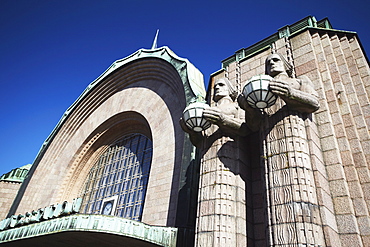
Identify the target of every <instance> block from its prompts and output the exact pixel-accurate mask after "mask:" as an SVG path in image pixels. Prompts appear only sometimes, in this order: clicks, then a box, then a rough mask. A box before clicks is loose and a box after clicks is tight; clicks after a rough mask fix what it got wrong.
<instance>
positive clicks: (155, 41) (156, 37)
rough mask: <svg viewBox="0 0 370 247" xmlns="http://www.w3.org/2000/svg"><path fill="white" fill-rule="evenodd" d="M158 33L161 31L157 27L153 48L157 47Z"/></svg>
mask: <svg viewBox="0 0 370 247" xmlns="http://www.w3.org/2000/svg"><path fill="white" fill-rule="evenodd" d="M158 33H159V29H157V33H156V34H155V37H154V40H153V45H152V50H154V49H156V48H157V39H158Z"/></svg>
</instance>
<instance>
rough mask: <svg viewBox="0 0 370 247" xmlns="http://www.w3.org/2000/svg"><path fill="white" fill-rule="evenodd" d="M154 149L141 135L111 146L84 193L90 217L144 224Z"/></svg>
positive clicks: (98, 164)
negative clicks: (126, 219)
mask: <svg viewBox="0 0 370 247" xmlns="http://www.w3.org/2000/svg"><path fill="white" fill-rule="evenodd" d="M152 153H153V147H152V142H151V140H150V139H149V138H147V137H146V136H144V135H142V134H137V133H136V134H130V135H127V136H125V137H123V138H122V139H120V140H119V141H117V142H115V143H114V144H112V145H111V146H110V147H109V148H108V149H107V150H106V151H105V152H104V153H103V154H102V155H101V156H100V157H99V159H98V161H97V162H96V163H95V164H94V166H93V167H92V168H91V170H90V172H89V175H88V176H87V180H86V182H85V186H84V191H83V192H82V198H83V204H82V209H83V210H84V212H85V213H87V214H108V215H115V216H120V217H124V218H128V219H133V220H141V216H142V211H143V206H144V199H145V194H146V188H147V184H148V178H149V172H150V165H151V161H152Z"/></svg>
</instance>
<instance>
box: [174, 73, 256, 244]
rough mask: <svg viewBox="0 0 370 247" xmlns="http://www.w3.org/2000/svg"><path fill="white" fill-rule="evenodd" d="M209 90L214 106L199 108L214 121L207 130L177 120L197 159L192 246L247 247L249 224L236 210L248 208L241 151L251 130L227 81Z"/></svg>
mask: <svg viewBox="0 0 370 247" xmlns="http://www.w3.org/2000/svg"><path fill="white" fill-rule="evenodd" d="M213 89H214V93H213V98H212V102H211V105H212V106H211V107H209V108H206V109H204V110H203V117H204V118H205V119H207V120H208V121H210V122H211V123H212V126H211V127H210V128H208V129H206V130H205V131H203V132H194V131H192V130H190V129H189V128H188V127H187V126H186V125H185V123H184V121H183V120H180V124H181V126H182V128H183V130H184V131H185V132H187V133H189V135H190V139H191V141H192V143H193V144H194V145H195V146H196V147H197V148H198V150H199V151H200V157H201V160H200V168H199V192H198V204H197V208H198V210H197V219H196V236H195V246H224V242H225V241H226V239H227V246H233V247H237V246H246V240H247V232H246V228H245V227H242V226H246V225H247V223H246V218H247V217H246V210H238V208H239V207H242V208H246V197H245V195H246V192H245V191H246V186H245V183H246V182H245V176H246V175H245V174H246V167H247V165H246V159H241V158H240V153H241V152H239V150H241V149H242V148H243V147H245V144H244V143H243V141H244V139H245V138H243V137H245V136H247V135H248V134H249V133H251V130H250V129H249V128H248V127H247V125H246V123H245V121H244V114H245V113H244V111H243V110H242V109H240V107H239V106H238V104H237V103H236V102H235V99H236V96H237V92H236V90H235V89H234V88H233V87H232V85H231V83H230V81H229V80H228V79H227V78H221V79H218V80H216V82H215V84H214V87H213ZM226 187H227V189H225V188H226ZM237 195H238V196H237ZM216 225H219V227H218V228H217V229H215V228H214V227H213V226H216ZM237 225H240V226H241V227H235V226H237Z"/></svg>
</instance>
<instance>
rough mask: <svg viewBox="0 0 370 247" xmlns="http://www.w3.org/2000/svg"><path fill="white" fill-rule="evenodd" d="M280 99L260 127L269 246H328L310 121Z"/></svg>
mask: <svg viewBox="0 0 370 247" xmlns="http://www.w3.org/2000/svg"><path fill="white" fill-rule="evenodd" d="M283 105H284V103H283V102H282V100H281V99H279V100H278V102H277V104H276V105H275V106H274V107H272V109H270V110H271V111H270V115H269V116H266V117H265V119H264V126H263V128H262V130H261V140H262V142H263V164H264V166H265V168H264V176H265V182H266V199H267V215H268V219H269V222H268V224H267V233H268V236H267V237H268V239H269V244H270V246H300V245H302V246H325V241H324V238H323V231H322V226H321V219H320V213H319V205H318V201H317V196H316V187H315V181H314V176H313V167H312V162H311V157H310V150H309V143H308V142H309V140H308V139H307V130H306V128H308V124H307V123H306V121H311V120H310V118H309V117H307V114H306V116H305V115H304V114H302V113H298V112H294V111H290V110H289V109H288V108H287V107H286V105H285V106H283Z"/></svg>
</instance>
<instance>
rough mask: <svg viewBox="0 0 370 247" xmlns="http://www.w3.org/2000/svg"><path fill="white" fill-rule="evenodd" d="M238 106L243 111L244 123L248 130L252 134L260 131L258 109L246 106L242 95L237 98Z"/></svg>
mask: <svg viewBox="0 0 370 247" xmlns="http://www.w3.org/2000/svg"><path fill="white" fill-rule="evenodd" d="M238 104H239V106H240V108H242V109H243V110H244V111H245V121H246V124H247V126H248V127H249V129H250V130H251V131H253V132H256V131H258V130H259V129H260V126H261V122H262V113H261V111H260V110H258V109H255V108H252V107H251V106H250V105H249V104H248V102H247V100H246V99H245V96H244V95H243V94H240V95H239V96H238Z"/></svg>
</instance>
